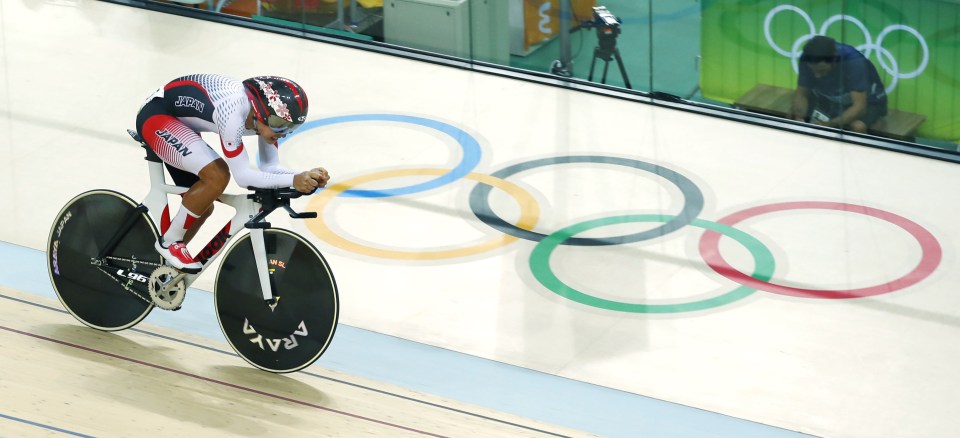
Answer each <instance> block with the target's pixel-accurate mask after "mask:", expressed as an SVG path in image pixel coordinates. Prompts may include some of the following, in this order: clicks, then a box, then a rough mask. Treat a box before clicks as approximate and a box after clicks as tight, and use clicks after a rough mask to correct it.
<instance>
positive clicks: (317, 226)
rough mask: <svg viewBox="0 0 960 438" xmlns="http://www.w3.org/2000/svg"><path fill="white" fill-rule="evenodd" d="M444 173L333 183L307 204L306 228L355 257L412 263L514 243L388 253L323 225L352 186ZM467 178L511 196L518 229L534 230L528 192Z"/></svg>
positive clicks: (508, 239)
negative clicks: (333, 202) (335, 201)
mask: <svg viewBox="0 0 960 438" xmlns="http://www.w3.org/2000/svg"><path fill="white" fill-rule="evenodd" d="M446 172H447V170H446V169H398V170H387V171H383V172H377V173H371V174H369V175H363V176H359V177H356V178H352V179H350V180H347V181H344V182H342V183H338V184H335V185H333V186H330V187H327V188H326V189H324V190H322V191H320V192H319V193H318V194H317V195H316V196H314V198H313V199H312V200H311V201H310V204H309V207H308V208H309V209H310V210H312V211H316V212H317V220H315V221H307V222H306V223H307V228H309V229H310V231H312V232H313V233H314V234H316V235H317V236H318V237H320V238H321V239H323V240H325V241H327V242H328V243H330V244H332V245H334V246H336V247H338V248H341V249H345V250H348V251H352V252H355V253H357V254H363V255H368V256H372V257H381V258H392V259H407V260H410V259H413V260H436V259H445V258H456V257H466V256H470V255H474V254H479V253H483V252H486V251H489V250H492V249H494V248H499V247H501V246H505V245H508V244H510V243H513V242H515V241H516V240H517V239H518V238H517V237H514V236H511V235H503V236H501V237H498V238H496V239H493V240H489V241H486V242H484V243H481V244H477V245H472V246H465V247H462V248H458V249H452V250H444V251H399V250H390V249H382V248H374V247H370V246H367V245H361V244H359V243H356V242H353V241H351V240H348V239H346V238H344V237H341V236H339V235H337V234H336V233H334V232H333V230H331V229H330V228H329V227H328V226H327V224H326V222H325V221H324V219H323V210H324V208H326V206H327V205H329V203H330V201H331V200H332V199H333V198H335V197H336V196H337V195H340V194H341V193H346V192H347V191H349V190H353V189H352V187H354V186H357V185H360V184H363V183H367V182H370V181H376V180H381V179H387V178H397V177H402V176H416V175H442V174H445V173H446ZM464 177H465V178H467V179H472V180H474V181H477V182H480V183H483V184H485V185H487V186H490V187H496V188H498V189H500V190H503V191H504V192H506V193H507V194H508V195H510V196H511V197H513V199H514V200H515V201H517V205H518V206H519V207H520V218H519V219H518V220H517V225H516V226H517V227H520V228H521V229H523V228H533V227H534V226H535V225H536V224H537V221H538V220H539V219H540V207H539V204H538V203H537V200H536V198H534V197H533V196H532V195H530V193H528V192H527V191H525V190H523V189H522V188H520V186H518V185H516V184H513V183H511V182H509V181H506V180H502V179H499V178H496V177H494V176H490V175H483V174H479V173H472V172H471V173H468V174H466V175H464Z"/></svg>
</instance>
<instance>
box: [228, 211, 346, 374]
mask: <svg viewBox="0 0 960 438" xmlns="http://www.w3.org/2000/svg"><path fill="white" fill-rule="evenodd" d="M263 236H264V243H265V246H266V250H267V255H266V256H267V265H268V267H269V271H270V281H271V283H272V284H273V290H274V291H275V293H276V295H277V296H279V300H278V301H277V302H276V304H275V305H270V304H268V303H266V302H265V300H264V298H263V293H262V292H261V289H260V281H259V279H258V277H257V267H256V263H255V261H254V255H253V245H252V244H251V240H250V239H251V236H250V234H246V235H244V236H242V237H240V238H239V240H238V241H237V242H236V244H234V245H233V246H231V247H230V248H229V249H228V250H227V253H226V255H224V259H223V264H222V265H221V266H220V271H219V272H218V273H217V280H216V285H215V290H214V305H215V307H216V312H217V319H218V320H219V321H220V328H221V329H222V330H223V333H224V335H225V336H226V338H227V340H228V341H229V342H230V345H231V346H233V349H234V350H235V351H236V352H237V353H239V354H240V356H241V357H243V358H244V359H245V360H246V361H247V362H249V363H250V364H251V365H253V366H255V367H257V368H260V369H262V370H266V371H270V372H274V373H289V372H293V371H298V370H301V369H303V368H305V367H307V366H309V365H310V364H312V363H313V362H314V361H316V360H317V359H318V358H319V357H320V355H322V354H323V352H324V351H326V349H327V347H329V346H330V341H331V340H332V339H333V334H334V331H335V330H336V327H337V319H338V317H339V314H340V303H339V297H338V295H337V284H336V281H334V278H333V272H332V271H331V270H330V266H329V265H328V264H327V261H326V260H325V259H324V258H323V255H321V254H320V251H318V250H317V248H316V247H314V246H313V244H311V243H310V242H308V241H306V240H304V238H303V237H301V236H299V235H297V234H296V233H293V232H290V231H287V230H283V229H277V228H271V229H267V230H264V234H263Z"/></svg>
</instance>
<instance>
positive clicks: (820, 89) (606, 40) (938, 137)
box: [157, 0, 960, 150]
mask: <svg viewBox="0 0 960 438" xmlns="http://www.w3.org/2000/svg"><path fill="white" fill-rule="evenodd" d="M157 1H160V0H157ZM165 1H169V0H165ZM169 2H172V1H169ZM172 3H177V4H181V5H184V4H189V5H192V6H193V7H196V8H200V9H207V10H212V11H215V12H218V13H222V14H229V15H234V16H242V17H247V18H249V19H251V20H253V21H255V22H259V23H262V24H266V25H270V26H279V27H284V28H288V29H290V28H292V29H298V30H301V31H303V32H312V33H320V34H328V35H337V36H339V37H345V38H351V39H356V40H359V41H369V42H371V44H379V43H385V44H389V45H392V46H399V47H403V48H412V49H417V50H421V51H426V52H430V53H439V54H444V55H450V56H454V57H457V58H463V59H467V60H473V61H483V62H487V63H493V64H499V65H503V66H507V67H511V68H515V69H521V70H525V71H535V72H539V73H543V74H551V75H555V76H557V77H559V78H577V79H580V80H585V81H590V82H594V83H598V84H607V85H609V86H613V87H619V88H625V89H631V90H636V91H638V92H645V93H649V92H657V93H666V94H668V95H673V96H676V97H678V98H682V99H686V100H689V101H694V102H700V103H707V104H712V105H719V106H724V107H730V108H735V109H739V110H742V111H745V112H747V113H758V114H765V115H772V116H776V117H785V118H794V119H804V120H805V121H806V122H809V123H814V124H823V125H828V126H831V127H836V128H837V129H841V130H844V129H845V130H849V129H855V130H860V131H866V132H867V133H869V134H871V135H878V136H883V137H888V138H894V139H899V140H905V141H910V142H917V143H920V144H924V145H931V146H936V147H941V148H946V149H952V150H957V149H958V147H957V142H958V140H960V122H958V121H957V120H958V116H957V111H960V103H958V99H957V97H956V96H958V95H960V90H958V87H960V83H958V80H957V73H956V72H957V71H958V68H957V67H960V65H958V64H960V44H958V43H960V32H957V31H956V29H958V28H960V0H843V1H835V0H671V1H654V0H180V1H177V2H172ZM815 35H825V36H828V37H830V38H832V39H833V41H835V42H836V45H835V46H834V48H835V50H838V52H836V56H833V57H829V59H831V60H835V61H836V62H821V63H820V64H823V65H822V66H819V67H818V66H816V65H815V64H817V62H809V61H810V60H811V59H812V60H814V61H818V60H824V59H826V58H827V57H825V56H826V55H824V54H823V53H818V54H814V55H812V58H810V57H804V56H802V55H803V54H804V49H805V47H807V46H808V44H809V43H810V42H811V41H812V40H814V38H813V37H814V36H815ZM817 40H818V41H819V40H821V39H819V38H818V39H817ZM824 47H825V46H823V45H822V44H821V47H820V49H821V51H822V50H824ZM827 48H828V49H829V47H827ZM813 49H814V48H811V49H810V50H811V51H816V50H813ZM840 60H842V61H843V62H840ZM814 69H817V70H816V72H815V71H814ZM874 70H875V71H876V75H875V76H874V75H873V73H871V72H872V71H874ZM829 84H833V87H834V88H833V89H830V90H826V89H825V88H824V87H827V85H829ZM798 85H799V86H800V87H801V88H800V89H801V90H804V91H807V93H800V94H801V95H803V96H808V97H807V99H796V98H795V95H796V94H798V93H797V89H798ZM836 87H840V88H839V89H837V88H836ZM850 89H853V90H854V91H855V92H854V93H852V94H850V93H846V92H847V91H850ZM861 91H862V92H861ZM661 96H663V95H661ZM668 97H669V96H668ZM864 98H865V99H864ZM804 101H805V102H806V105H804ZM884 101H885V102H886V108H885V109H884V108H883V102H884ZM857 102H858V103H857ZM851 106H853V107H854V109H853V110H850V109H849V108H850V107H851ZM804 107H805V108H804ZM861 107H863V109H862V110H861ZM803 109H807V111H802V110H803ZM848 110H849V111H848ZM798 111H799V112H804V114H800V115H798V114H795V113H797V112H798ZM821 119H822V120H821Z"/></svg>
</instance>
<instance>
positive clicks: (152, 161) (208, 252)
mask: <svg viewBox="0 0 960 438" xmlns="http://www.w3.org/2000/svg"><path fill="white" fill-rule="evenodd" d="M128 132H129V133H130V135H131V136H132V137H133V138H134V139H135V140H137V141H139V142H140V143H141V146H143V147H144V149H145V150H146V152H147V157H146V160H147V161H148V167H149V170H150V191H149V192H148V193H147V195H146V196H145V197H144V198H143V201H141V205H142V206H144V207H146V208H147V214H148V216H150V219H151V220H152V221H153V224H154V225H157V224H160V225H161V227H160V228H159V229H160V234H163V233H164V232H165V231H166V228H167V227H168V226H169V224H170V204H169V201H168V199H167V196H168V195H181V194H183V193H184V192H186V191H187V190H188V189H189V188H188V187H181V186H177V185H172V184H167V182H166V178H165V176H164V172H163V161H162V160H160V158H159V157H157V156H156V154H154V153H153V151H152V150H151V149H150V147H149V146H148V145H146V144H145V143H143V141H142V139H140V137H139V135H137V134H136V132H134V131H128ZM256 198H257V197H256V196H254V195H251V194H245V195H234V194H223V195H220V197H219V198H217V202H220V203H221V204H225V205H229V206H231V207H233V208H234V209H235V210H236V213H235V214H234V215H233V217H232V218H231V219H230V220H229V221H227V223H226V224H225V225H224V226H223V228H221V229H220V231H219V232H217V234H216V235H215V236H213V238H212V239H210V241H209V242H207V244H206V245H204V247H203V249H202V250H201V251H200V252H199V253H198V254H197V255H196V256H195V259H196V260H197V261H199V262H200V263H201V264H202V265H203V267H202V268H201V270H200V272H199V273H196V274H182V275H183V281H184V287H185V288H186V287H190V285H191V284H192V283H193V282H194V281H195V280H196V279H197V277H199V276H200V274H202V273H203V272H204V271H206V269H207V267H208V266H210V265H211V262H212V261H213V260H215V259H216V258H217V255H219V254H220V251H221V250H222V249H224V248H226V247H227V244H229V243H230V241H232V240H233V238H234V237H236V236H237V235H238V234H239V232H240V231H241V230H243V229H244V228H249V230H250V241H251V243H252V246H253V254H254V260H256V266H257V277H258V278H259V279H260V289H261V291H263V299H264V300H265V301H268V302H273V301H274V293H273V290H272V287H271V285H270V271H269V268H268V266H267V251H266V246H265V244H264V239H263V230H264V228H269V227H270V224H269V223H267V222H262V219H263V218H264V217H266V215H268V214H270V213H271V212H272V211H273V210H274V209H276V208H277V207H278V206H282V207H284V208H286V209H287V210H288V211H289V212H290V214H291V216H292V217H315V213H314V214H313V215H311V214H310V213H303V214H298V213H295V212H293V210H290V208H289V205H282V204H281V205H270V206H268V208H264V206H263V203H262V202H260V201H258V200H257V199H256ZM271 204H274V203H273V202H271ZM181 208H182V207H181ZM295 215H296V216H295ZM176 282H177V281H176V280H175V281H172V282H171V284H175V283H176Z"/></svg>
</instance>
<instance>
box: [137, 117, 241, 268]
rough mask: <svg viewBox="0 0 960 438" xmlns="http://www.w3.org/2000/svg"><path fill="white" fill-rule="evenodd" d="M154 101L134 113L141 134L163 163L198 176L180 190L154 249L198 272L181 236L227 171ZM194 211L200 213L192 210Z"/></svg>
mask: <svg viewBox="0 0 960 438" xmlns="http://www.w3.org/2000/svg"><path fill="white" fill-rule="evenodd" d="M154 102H158V101H157V100H154V101H153V102H151V103H148V104H147V105H145V106H144V108H143V109H141V112H140V114H139V115H138V117H137V130H138V131H139V133H140V135H141V137H143V139H144V141H146V142H147V144H149V145H150V147H151V148H152V149H153V151H154V152H155V153H156V154H157V156H158V157H160V159H161V160H163V161H164V162H165V163H166V164H168V165H170V166H173V167H175V168H177V169H181V170H183V171H185V172H189V173H192V174H195V175H197V176H198V177H199V178H198V179H197V181H196V182H195V183H193V184H192V185H191V186H190V189H189V190H187V192H186V193H184V195H183V202H182V205H181V208H180V211H179V212H178V213H177V215H176V216H175V217H174V218H173V220H172V221H171V223H170V226H169V227H168V228H167V230H166V231H165V232H164V234H163V236H162V237H161V239H160V241H158V242H157V245H156V246H157V251H158V252H160V253H161V254H162V255H163V256H164V258H165V259H166V260H167V261H168V262H169V263H170V265H171V266H173V267H175V268H177V269H180V270H183V271H185V272H199V270H200V268H201V267H202V266H201V264H200V263H199V262H196V261H194V260H193V257H192V256H190V255H189V254H188V253H187V250H186V245H185V244H184V243H183V239H184V237H185V234H186V230H187V229H189V228H190V227H191V225H193V223H194V222H196V220H197V218H199V217H200V216H201V214H202V213H205V212H206V211H207V209H208V208H209V207H210V205H212V204H213V201H214V200H215V199H216V198H217V197H218V196H220V195H221V194H222V193H223V190H224V189H225V188H226V183H227V182H229V179H230V174H229V171H228V169H227V166H226V163H224V162H223V160H222V159H220V156H219V155H218V154H217V153H216V152H214V151H213V149H211V148H210V146H209V145H207V143H206V142H204V141H203V139H201V138H200V136H199V135H198V134H197V133H196V132H195V131H193V130H192V129H190V128H189V127H187V126H186V125H184V124H183V123H182V122H180V120H178V119H177V118H176V117H173V116H170V115H167V114H164V113H163V111H162V107H161V106H160V105H159V104H156V105H155V104H153V103H154ZM217 161H219V162H220V163H219V164H218V163H217ZM197 211H199V212H200V213H201V214H197V213H194V212H197Z"/></svg>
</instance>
